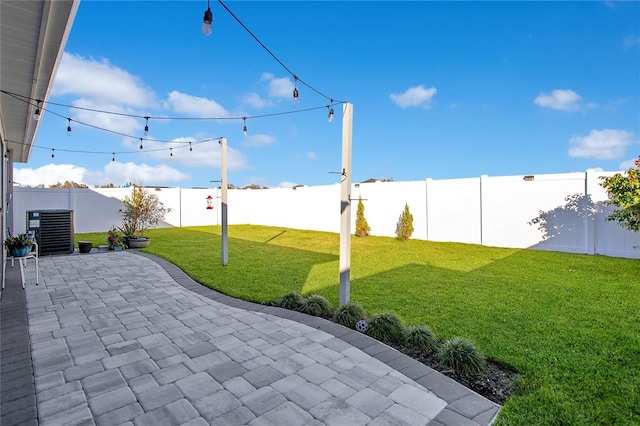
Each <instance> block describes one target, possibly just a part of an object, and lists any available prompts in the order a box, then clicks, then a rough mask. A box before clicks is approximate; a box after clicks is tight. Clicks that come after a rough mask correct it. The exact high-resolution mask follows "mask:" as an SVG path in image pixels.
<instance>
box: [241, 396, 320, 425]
mask: <svg viewBox="0 0 640 426" xmlns="http://www.w3.org/2000/svg"><path fill="white" fill-rule="evenodd" d="M313 420H314V419H313V417H312V416H311V415H310V414H309V413H307V412H306V411H305V410H303V409H301V408H300V407H298V406H297V405H296V404H294V403H293V402H285V403H284V404H282V405H279V406H278V407H276V408H274V409H273V410H271V411H269V412H267V413H265V414H263V415H262V416H260V417H259V418H257V419H255V420H254V421H252V422H251V423H249V425H250V426H258V425H263V424H266V425H287V426H307V425H309V424H310V423H311V422H312V421H313Z"/></svg>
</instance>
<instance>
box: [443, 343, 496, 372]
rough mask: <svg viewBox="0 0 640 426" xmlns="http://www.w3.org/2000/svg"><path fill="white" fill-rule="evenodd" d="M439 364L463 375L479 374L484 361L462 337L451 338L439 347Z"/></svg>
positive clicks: (475, 349)
mask: <svg viewBox="0 0 640 426" xmlns="http://www.w3.org/2000/svg"><path fill="white" fill-rule="evenodd" d="M438 356H439V358H440V363H441V364H442V365H444V366H445V367H447V368H450V369H451V370H453V371H454V372H456V373H458V374H463V375H471V376H473V375H476V374H479V373H481V372H482V371H483V370H484V368H485V366H486V361H485V358H484V356H482V354H481V353H480V352H478V349H477V348H476V347H475V345H474V344H473V343H471V342H470V341H468V340H466V339H463V338H462V337H453V338H451V339H449V340H447V341H446V342H444V344H443V345H442V346H441V347H440V350H439V351H438Z"/></svg>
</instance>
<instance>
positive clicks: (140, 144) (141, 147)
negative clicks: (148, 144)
mask: <svg viewBox="0 0 640 426" xmlns="http://www.w3.org/2000/svg"><path fill="white" fill-rule="evenodd" d="M140 149H142V138H140Z"/></svg>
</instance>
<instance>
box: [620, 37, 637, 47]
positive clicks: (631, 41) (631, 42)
mask: <svg viewBox="0 0 640 426" xmlns="http://www.w3.org/2000/svg"><path fill="white" fill-rule="evenodd" d="M636 44H640V36H633V35H628V36H626V37H625V38H624V47H626V48H629V47H632V46H635V45H636Z"/></svg>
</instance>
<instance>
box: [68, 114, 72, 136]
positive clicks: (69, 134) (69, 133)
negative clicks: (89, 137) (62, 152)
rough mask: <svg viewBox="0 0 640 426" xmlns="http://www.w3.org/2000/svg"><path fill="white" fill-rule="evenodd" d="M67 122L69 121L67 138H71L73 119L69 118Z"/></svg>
mask: <svg viewBox="0 0 640 426" xmlns="http://www.w3.org/2000/svg"><path fill="white" fill-rule="evenodd" d="M67 120H68V121H69V123H68V125H67V136H71V119H70V118H67Z"/></svg>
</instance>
